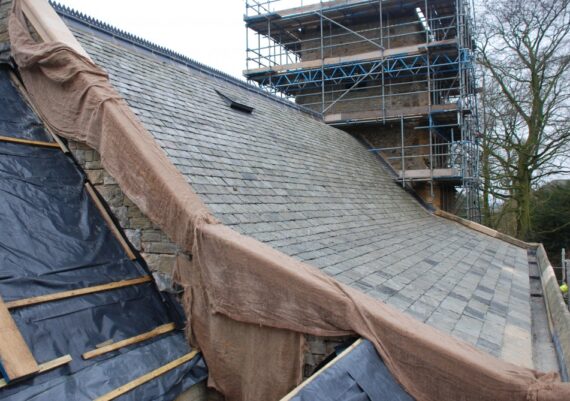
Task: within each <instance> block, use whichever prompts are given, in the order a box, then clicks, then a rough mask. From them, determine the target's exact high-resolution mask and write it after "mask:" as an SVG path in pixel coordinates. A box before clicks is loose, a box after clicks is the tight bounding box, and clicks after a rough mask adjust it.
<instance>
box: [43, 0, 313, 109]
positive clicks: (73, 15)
mask: <svg viewBox="0 0 570 401" xmlns="http://www.w3.org/2000/svg"><path fill="white" fill-rule="evenodd" d="M48 1H49V4H50V5H51V6H52V7H53V8H54V10H55V11H56V13H58V14H59V15H61V16H63V17H66V18H70V19H72V20H74V21H77V22H79V23H81V24H84V25H88V26H89V27H91V28H93V29H96V30H98V31H101V32H103V33H106V34H109V35H111V36H113V37H116V38H118V39H121V40H124V41H126V42H129V43H131V44H133V45H135V46H137V47H139V48H143V49H145V50H147V51H150V52H151V53H153V54H158V55H160V56H162V57H166V58H168V59H170V60H172V61H175V62H177V63H179V64H182V65H185V66H187V67H191V68H194V69H196V70H198V71H200V72H203V73H205V74H207V75H210V76H213V77H215V78H219V79H222V80H224V81H226V82H229V83H232V84H234V85H237V86H240V87H242V88H244V89H247V90H249V91H252V92H255V93H258V94H260V95H263V96H265V97H267V98H269V99H271V100H274V101H277V102H279V103H282V104H284V105H286V106H289V107H292V108H294V109H296V110H299V111H302V112H305V113H307V114H311V115H313V116H318V117H320V114H319V113H317V112H315V111H313V110H310V109H308V108H306V107H303V106H301V105H298V104H295V103H291V102H290V101H288V100H285V99H282V98H280V97H278V96H275V95H273V94H271V93H269V92H267V91H264V90H262V89H260V88H257V87H255V86H253V85H252V84H250V83H248V82H246V81H242V80H240V79H238V78H236V77H234V76H232V75H230V74H228V73H226V72H223V71H221V70H219V69H217V68H214V67H210V66H208V65H206V64H203V63H201V62H199V61H196V60H194V59H193V58H190V57H188V56H185V55H184V54H182V53H179V52H176V51H174V50H171V49H169V48H167V47H165V46H161V45H159V44H156V43H154V42H151V41H149V40H147V39H144V38H142V37H140V36H137V35H134V34H132V33H130V32H127V31H124V30H122V29H120V28H117V27H115V26H113V25H110V24H108V23H106V22H104V21H101V20H99V19H97V18H94V17H91V16H89V15H87V14H85V13H82V12H80V11H77V10H75V9H73V8H71V7H68V6H66V5H63V4H60V3H58V2H57V1H55V0H48Z"/></svg>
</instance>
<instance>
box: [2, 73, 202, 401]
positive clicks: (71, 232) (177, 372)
mask: <svg viewBox="0 0 570 401" xmlns="http://www.w3.org/2000/svg"><path fill="white" fill-rule="evenodd" d="M5 79H6V75H0V95H1V97H0V99H2V100H1V101H0V103H2V104H3V103H5V102H7V103H9V102H10V100H6V97H9V96H13V95H14V92H11V90H12V89H13V86H12V87H11V88H12V89H9V88H10V87H8V86H7V84H6V82H4V81H5ZM6 88H8V91H7V93H6V92H4V91H5V90H6ZM15 94H16V95H17V92H16V93H15ZM11 100H14V98H12V99H11ZM20 100H21V99H20ZM14 101H15V104H16V106H17V107H12V108H11V113H12V114H11V116H10V117H9V118H5V119H2V120H1V122H0V125H1V126H2V128H1V129H4V128H5V127H7V126H10V127H12V128H13V127H17V126H18V118H17V116H16V115H15V114H18V113H23V115H24V116H23V119H24V120H25V121H28V122H29V121H32V118H31V117H30V116H32V117H34V116H33V113H32V114H30V113H31V111H30V110H29V109H27V108H26V109H25V110H24V109H22V108H20V106H21V105H23V106H26V105H25V103H21V104H20V103H18V101H17V100H14ZM23 106H22V107H23ZM2 107H3V106H1V105H0V114H1V113H4V112H5V110H4V109H3V108H2ZM34 118H35V117H34ZM6 121H8V124H6ZM2 124H4V125H2ZM24 126H26V125H25V124H24V125H21V127H24ZM12 128H10V129H12ZM14 132H15V131H11V133H12V134H14ZM42 134H45V133H44V132H43V131H41V130H36V129H35V128H34V129H33V130H31V131H29V132H28V133H27V134H26V135H23V136H22V138H26V139H35V140H44V138H43V137H42V136H41V135H42ZM12 136H14V135H12ZM84 183H85V176H84V174H83V172H82V171H81V170H80V169H79V168H78V167H77V166H76V165H75V163H74V162H73V160H72V159H71V158H70V157H69V156H67V155H66V154H64V153H63V152H62V151H61V150H59V149H48V148H39V147H34V146H29V145H22V144H14V143H6V142H1V141H0V295H2V298H3V299H4V300H5V301H11V300H16V299H22V298H28V297H33V296H38V295H44V294H52V293H57V292H61V291H67V290H70V289H77V288H84V287H89V286H94V285H99V284H106V283H111V282H115V281H120V280H126V279H131V278H136V277H140V276H143V275H148V274H150V273H149V272H148V270H147V268H146V266H144V265H143V264H142V262H140V263H139V262H138V261H131V260H129V258H128V257H127V255H126V254H125V252H124V250H123V249H122V247H121V246H120V244H119V243H118V241H117V240H116V238H115V237H114V236H113V234H112V233H111V231H110V229H109V227H108V226H107V225H106V223H105V221H104V220H103V218H102V217H101V215H100V213H99V211H98V210H97V208H96V207H95V205H94V203H93V201H92V200H91V198H90V197H89V195H88V194H87V192H86V191H85V188H84ZM11 312H12V316H13V318H14V320H15V322H16V324H17V326H18V328H19V329H20V331H21V332H22V335H23V337H24V339H25V340H26V343H27V344H28V346H29V347H30V349H31V351H32V353H33V355H34V357H35V358H36V360H37V361H38V362H39V363H43V362H48V361H50V360H53V359H55V358H58V357H60V356H63V355H67V354H70V355H71V356H72V358H73V360H72V362H71V363H70V364H68V365H65V366H63V367H60V368H57V369H55V370H53V371H50V372H46V373H42V374H39V375H36V376H34V377H32V378H28V379H25V380H22V381H20V382H16V383H11V384H10V385H9V386H7V387H5V388H3V389H0V399H2V400H9V401H24V400H31V399H33V400H35V401H54V400H58V401H64V400H70V401H71V400H74V401H79V400H92V399H94V398H97V397H98V396H101V395H103V394H105V393H107V392H109V391H112V390H114V389H116V388H117V387H120V386H121V385H123V384H126V383H128V382H130V381H132V380H134V379H136V378H137V377H139V376H142V375H144V374H145V373H148V372H150V371H152V370H153V369H156V368H159V367H160V366H163V365H165V364H167V363H169V362H171V361H173V360H175V359H176V358H178V357H181V356H183V355H185V354H187V353H188V352H190V351H191V350H190V347H189V346H188V344H187V342H186V339H185V337H184V334H183V333H182V332H181V331H176V332H172V333H169V334H166V335H163V336H160V337H158V338H156V339H154V340H151V341H145V342H143V343H139V344H137V345H132V346H130V347H125V348H122V349H120V350H118V351H114V352H112V353H108V354H105V355H102V356H100V357H97V358H94V359H91V360H83V358H82V357H81V355H82V354H83V353H84V352H86V351H89V350H92V349H95V348H96V346H97V345H98V344H101V343H103V342H105V341H108V340H114V341H119V340H122V339H125V338H129V337H133V336H135V335H138V334H141V333H144V332H147V331H150V330H152V329H154V328H156V327H157V326H160V325H162V324H166V323H169V322H172V321H173V320H176V318H177V316H178V314H177V313H176V308H175V305H172V303H171V301H170V300H169V298H166V297H163V296H162V294H161V293H159V291H158V290H157V288H156V286H155V284H154V283H145V284H141V285H136V286H130V287H124V288H120V289H116V290H112V291H106V292H99V293H94V294H89V295H85V296H80V297H75V298H69V299H66V300H60V301H54V302H47V303H42V304H37V305H34V306H29V307H24V308H18V309H15V310H12V311H11ZM206 377H207V369H206V366H205V364H204V361H203V359H202V358H201V357H196V358H195V359H194V360H192V361H190V362H187V363H186V364H184V365H182V366H180V367H178V368H176V369H174V370H172V371H170V372H169V373H167V374H164V375H162V376H160V377H158V378H156V379H154V380H152V381H151V382H149V383H147V384H144V385H142V386H140V387H138V388H136V389H135V390H133V391H131V392H129V393H127V394H126V395H124V396H122V397H121V398H120V400H122V401H126V400H132V401H141V400H153V401H155V400H160V401H167V400H173V399H174V398H175V397H176V396H177V395H179V394H180V393H181V392H183V391H185V390H187V389H188V388H190V387H191V386H192V385H194V384H196V383H198V382H200V381H202V380H205V378H206Z"/></svg>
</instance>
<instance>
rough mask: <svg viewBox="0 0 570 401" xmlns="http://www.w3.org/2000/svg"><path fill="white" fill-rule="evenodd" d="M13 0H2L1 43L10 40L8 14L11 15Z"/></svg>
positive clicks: (0, 3) (0, 6)
mask: <svg viewBox="0 0 570 401" xmlns="http://www.w3.org/2000/svg"><path fill="white" fill-rule="evenodd" d="M10 7H12V1H11V0H0V43H2V42H8V41H9V40H10V38H9V37H8V16H9V15H10V13H9V11H10Z"/></svg>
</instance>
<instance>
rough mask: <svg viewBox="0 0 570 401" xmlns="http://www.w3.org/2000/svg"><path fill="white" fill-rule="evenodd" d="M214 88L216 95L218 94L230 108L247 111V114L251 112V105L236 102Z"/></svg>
mask: <svg viewBox="0 0 570 401" xmlns="http://www.w3.org/2000/svg"><path fill="white" fill-rule="evenodd" d="M214 90H215V91H216V93H217V94H218V95H220V97H221V98H222V99H224V102H225V103H226V104H227V105H228V106H230V107H231V108H232V109H234V110H239V111H242V112H244V113H248V114H251V113H252V112H253V107H251V106H248V105H247V104H244V103H240V102H236V101H235V100H234V99H232V98H230V97H229V96H226V95H224V94H223V93H222V92H220V91H219V90H217V89H214Z"/></svg>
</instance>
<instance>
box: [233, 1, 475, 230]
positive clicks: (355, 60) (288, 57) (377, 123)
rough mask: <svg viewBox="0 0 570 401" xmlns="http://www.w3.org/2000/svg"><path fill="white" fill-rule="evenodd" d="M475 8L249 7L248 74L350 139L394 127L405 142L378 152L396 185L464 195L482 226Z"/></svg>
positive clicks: (449, 4)
mask: <svg viewBox="0 0 570 401" xmlns="http://www.w3.org/2000/svg"><path fill="white" fill-rule="evenodd" d="M471 1H472V0H408V1H397V0H335V1H328V2H322V1H319V2H308V1H304V2H303V1H293V0H246V13H245V17H244V19H245V22H246V26H247V28H248V29H246V32H247V34H246V42H247V43H246V48H247V57H246V70H245V71H244V75H245V76H246V77H247V79H248V80H249V81H250V82H253V83H256V84H258V85H259V86H260V87H261V88H263V89H265V90H267V91H269V92H271V93H274V94H276V95H279V96H283V97H285V98H289V99H291V100H294V101H295V102H296V103H298V104H302V105H304V106H305V107H308V108H310V109H312V110H314V111H316V112H318V113H321V114H322V117H323V119H324V121H325V122H327V123H328V124H331V125H334V126H338V127H340V128H342V129H345V130H347V131H348V132H351V133H355V132H359V130H365V129H368V130H370V129H371V128H370V127H372V129H377V131H378V132H379V133H384V134H385V133H386V132H387V131H388V130H387V128H386V127H387V126H390V127H392V131H391V135H392V137H398V138H399V143H391V146H385V144H384V145H382V146H373V145H372V144H371V151H373V152H376V153H378V154H380V155H381V156H382V157H383V158H384V159H385V160H387V161H388V162H389V164H390V165H391V166H392V168H393V169H394V171H395V173H396V179H397V180H398V181H399V182H401V184H402V185H403V186H406V185H410V184H413V183H416V182H425V183H427V184H428V186H429V190H430V194H431V196H432V197H433V196H434V185H439V184H441V183H444V184H445V185H452V186H454V187H457V188H460V191H461V196H460V199H461V201H462V205H458V206H461V208H462V210H463V214H464V216H465V217H467V218H469V219H471V220H475V221H477V220H479V218H480V213H479V209H480V208H479V193H478V187H479V185H478V184H479V168H478V165H479V144H478V132H479V122H478V117H477V115H478V113H477V94H476V92H477V90H476V89H477V82H476V78H475V66H474V60H473V53H474V42H473V29H474V25H473V5H472V4H471ZM294 3H297V4H294ZM284 7H287V8H284ZM398 125H399V127H398ZM410 138H415V139H414V140H415V141H416V142H418V143H416V142H411V141H410ZM418 138H419V139H418ZM392 142H393V138H392ZM442 185H443V184H442ZM455 211H456V212H458V211H457V210H455Z"/></svg>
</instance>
